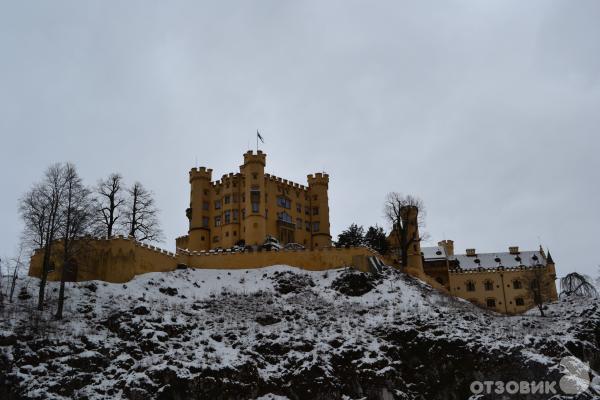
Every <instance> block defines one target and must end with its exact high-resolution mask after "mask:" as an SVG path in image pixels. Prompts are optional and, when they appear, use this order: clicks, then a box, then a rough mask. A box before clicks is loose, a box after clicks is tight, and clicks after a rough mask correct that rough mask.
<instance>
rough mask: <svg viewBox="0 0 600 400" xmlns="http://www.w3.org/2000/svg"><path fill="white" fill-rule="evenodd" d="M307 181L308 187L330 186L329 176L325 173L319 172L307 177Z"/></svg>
mask: <svg viewBox="0 0 600 400" xmlns="http://www.w3.org/2000/svg"><path fill="white" fill-rule="evenodd" d="M306 180H307V181H308V186H315V185H324V186H328V185H329V174H326V173H323V172H317V173H316V174H310V175H307V176H306Z"/></svg>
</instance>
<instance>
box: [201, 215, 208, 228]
mask: <svg viewBox="0 0 600 400" xmlns="http://www.w3.org/2000/svg"><path fill="white" fill-rule="evenodd" d="M202 227H203V228H208V217H202Z"/></svg>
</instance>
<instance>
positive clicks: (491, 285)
mask: <svg viewBox="0 0 600 400" xmlns="http://www.w3.org/2000/svg"><path fill="white" fill-rule="evenodd" d="M483 286H484V288H485V290H487V291H490V290H494V282H492V281H490V280H487V281H485V282H484V283H483Z"/></svg>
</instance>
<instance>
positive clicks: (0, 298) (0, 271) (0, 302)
mask: <svg viewBox="0 0 600 400" xmlns="http://www.w3.org/2000/svg"><path fill="white" fill-rule="evenodd" d="M7 268H8V267H7ZM7 275H8V270H7ZM3 285H4V266H3V265H2V259H1V258H0V308H3V307H4V291H3V290H2V286H3Z"/></svg>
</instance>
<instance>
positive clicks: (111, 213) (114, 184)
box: [96, 173, 125, 237]
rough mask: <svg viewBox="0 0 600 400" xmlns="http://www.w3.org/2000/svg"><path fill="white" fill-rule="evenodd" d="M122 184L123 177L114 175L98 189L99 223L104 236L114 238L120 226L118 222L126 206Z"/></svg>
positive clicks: (102, 182) (101, 181) (103, 181)
mask: <svg viewBox="0 0 600 400" xmlns="http://www.w3.org/2000/svg"><path fill="white" fill-rule="evenodd" d="M122 183H123V178H122V177H121V175H119V174H117V173H114V174H111V175H110V176H109V177H108V178H106V179H103V180H100V182H98V185H97V187H96V208H97V212H98V219H97V223H98V225H99V229H98V230H99V233H100V234H101V235H102V236H106V237H111V236H113V235H114V234H115V230H116V229H117V227H118V226H119V225H118V224H117V221H118V220H119V218H120V217H121V209H122V208H123V206H124V204H125V197H124V196H123V194H124V193H123V192H124V189H123V187H122Z"/></svg>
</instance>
